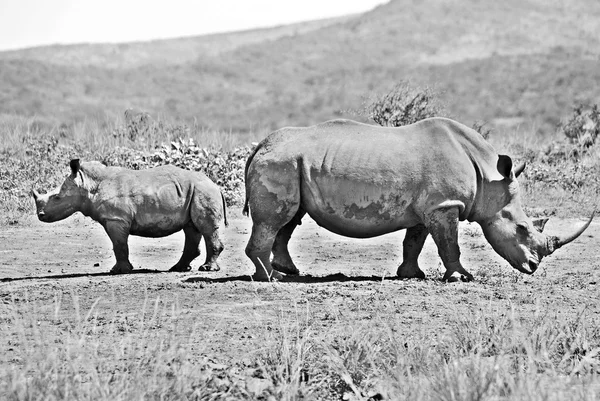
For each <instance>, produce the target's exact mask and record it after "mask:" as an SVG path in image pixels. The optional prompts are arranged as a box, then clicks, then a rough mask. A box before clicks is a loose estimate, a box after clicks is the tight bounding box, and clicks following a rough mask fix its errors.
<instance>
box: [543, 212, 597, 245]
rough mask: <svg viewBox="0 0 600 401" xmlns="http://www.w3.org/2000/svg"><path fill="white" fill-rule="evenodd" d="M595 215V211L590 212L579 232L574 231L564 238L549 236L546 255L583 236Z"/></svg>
mask: <svg viewBox="0 0 600 401" xmlns="http://www.w3.org/2000/svg"><path fill="white" fill-rule="evenodd" d="M595 214H596V211H595V210H594V211H593V212H592V215H591V216H590V219H589V220H588V221H587V222H586V223H585V224H584V225H583V226H581V228H580V229H579V230H577V231H575V232H574V233H572V234H570V235H565V236H564V237H563V236H551V237H550V238H549V241H548V255H549V254H551V253H552V252H554V251H555V250H557V249H558V248H560V247H561V246H563V245H566V244H568V243H569V242H571V241H573V240H574V239H576V238H577V237H579V236H580V235H581V234H583V232H584V231H585V230H586V229H587V228H588V227H589V226H590V224H591V222H592V220H593V219H594V215H595Z"/></svg>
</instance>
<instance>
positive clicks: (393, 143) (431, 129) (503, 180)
mask: <svg viewBox="0 0 600 401" xmlns="http://www.w3.org/2000/svg"><path fill="white" fill-rule="evenodd" d="M524 167H525V166H524V164H523V165H520V166H518V167H515V168H514V169H513V163H512V160H511V158H510V157H508V156H505V155H498V154H497V153H496V151H495V150H494V149H493V147H492V146H491V145H490V144H489V143H488V142H486V141H485V140H484V139H483V138H482V137H481V135H480V134H478V133H477V132H476V131H474V130H472V129H470V128H468V127H466V126H464V125H462V124H460V123H458V122H456V121H453V120H449V119H446V118H430V119H427V120H423V121H420V122H418V123H416V124H412V125H409V126H404V127H399V128H388V127H379V126H371V125H366V124H361V123H357V122H354V121H349V120H333V121H328V122H325V123H322V124H318V125H315V126H312V127H307V128H283V129H281V130H278V131H276V132H274V133H272V134H270V135H269V136H268V137H267V138H265V139H264V140H263V141H262V142H260V143H259V144H258V146H257V147H256V149H255V150H254V152H253V153H252V154H251V155H250V157H249V158H248V161H247V163H246V173H245V174H246V204H245V206H244V214H247V213H248V209H249V210H250V212H251V216H252V221H253V226H252V234H251V236H250V240H249V241H248V245H247V247H246V254H247V255H248V257H249V258H250V259H251V260H252V262H253V263H254V265H255V266H256V272H255V273H254V276H253V277H254V279H256V280H268V279H270V278H280V277H281V274H280V273H278V272H277V271H279V272H282V273H286V274H298V269H297V268H296V266H295V265H294V263H293V261H292V259H291V257H290V254H289V252H288V248H287V245H288V241H289V240H290V237H291V235H292V232H293V231H294V229H295V228H296V226H297V225H299V224H300V223H301V219H302V217H303V216H304V215H305V214H306V213H308V214H309V215H310V216H311V217H312V218H313V219H314V220H315V221H316V222H317V223H318V224H319V225H320V226H322V227H325V228H326V229H328V230H330V231H332V232H334V233H337V234H341V235H344V236H348V237H355V238H368V237H374V236H378V235H382V234H386V233H390V232H393V231H397V230H401V229H407V232H406V236H405V239H404V243H403V245H404V249H403V262H402V264H401V265H400V267H399V268H398V271H397V274H398V276H399V277H405V278H412V277H418V278H424V277H425V274H424V273H423V271H422V270H421V269H420V268H419V265H418V263H417V257H418V256H419V253H420V252H421V249H422V248H423V243H424V242H425V238H426V237H427V235H428V234H431V236H432V237H433V240H434V242H435V244H436V245H437V248H438V252H439V255H440V257H441V259H442V261H443V263H444V266H445V268H446V272H445V274H444V279H445V280H448V281H456V280H459V279H462V280H472V279H473V276H472V275H471V274H470V273H469V272H467V271H466V270H465V269H464V268H463V266H462V265H461V263H460V260H459V256H460V250H459V247H458V239H457V237H458V222H459V221H462V220H468V221H476V222H477V223H479V225H480V226H481V228H482V230H483V233H484V235H485V237H486V239H487V240H488V241H489V243H490V244H491V245H492V247H493V248H494V250H496V252H498V253H499V254H500V255H501V256H502V257H503V258H505V259H506V260H507V261H508V262H509V263H510V264H511V265H512V266H513V267H514V268H515V269H517V270H519V271H521V272H523V273H527V274H532V273H533V272H534V271H535V270H536V269H537V268H538V265H539V263H540V261H541V259H542V258H543V257H544V256H547V255H550V254H551V253H552V252H554V251H555V250H556V249H558V248H559V247H561V246H563V245H565V244H567V243H568V242H570V241H573V240H574V239H575V238H577V237H578V236H579V235H581V233H582V232H583V231H584V230H585V229H586V228H587V227H588V226H589V224H590V222H591V221H592V218H593V214H592V217H590V219H589V221H588V222H587V223H586V224H585V225H584V226H583V227H582V228H581V229H579V230H577V231H576V232H575V233H572V234H569V235H565V236H561V237H555V236H547V235H545V234H543V233H541V230H540V231H538V230H536V228H535V227H534V224H533V222H532V220H531V219H530V218H528V217H527V216H526V215H525V213H524V212H523V209H522V208H521V199H520V196H519V184H518V182H517V180H516V177H517V176H518V175H519V174H520V173H521V172H522V170H523V168H524ZM271 252H272V253H273V261H270V260H269V259H270V254H271ZM273 269H275V270H273Z"/></svg>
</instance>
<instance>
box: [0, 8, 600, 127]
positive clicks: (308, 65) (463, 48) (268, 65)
mask: <svg viewBox="0 0 600 401" xmlns="http://www.w3.org/2000/svg"><path fill="white" fill-rule="evenodd" d="M599 61H600V3H599V2H597V1H595V0H585V1H580V2H576V3H575V4H572V3H569V4H567V3H566V2H564V1H558V0H554V1H544V0H521V1H516V0H506V1H503V2H496V1H492V0H486V1H477V0H468V1H464V0H429V1H424V2H417V1H412V0H396V1H392V2H390V3H388V4H385V5H383V6H380V7H377V8H376V9H374V10H372V11H370V12H368V13H365V14H362V15H357V16H349V17H346V18H341V19H333V20H326V21H316V22H312V23H307V24H299V25H296V26H290V27H279V28H275V29H271V30H257V31H247V32H241V33H234V34H226V35H211V36H200V37H195V38H181V39H172V40H168V41H155V42H146V43H131V44H124V45H76V46H52V47H42V48H34V49H26V50H20V51H12V52H4V53H0V113H4V114H5V115H12V114H19V115H35V116H37V118H39V119H40V120H42V121H45V122H47V123H51V124H58V123H64V124H66V125H69V124H71V123H72V122H73V121H77V120H83V119H86V118H90V117H94V118H96V117H100V118H108V119H111V118H115V116H119V115H121V114H122V112H123V110H125V109H126V108H128V107H131V106H134V107H138V108H141V109H144V110H147V111H149V112H150V113H151V114H152V115H154V116H168V118H175V119H185V120H190V121H191V120H195V121H196V122H197V123H198V124H200V125H203V126H206V127H207V128H210V129H222V130H233V131H248V130H257V129H259V130H260V129H265V128H267V129H272V128H275V127H278V126H282V125H301V124H312V123H316V122H319V121H322V120H326V119H329V118H334V117H336V116H340V115H344V116H350V117H353V118H357V117H356V116H353V115H349V114H348V113H345V112H344V111H345V110H349V109H358V108H360V107H361V103H362V102H363V99H364V97H365V96H369V95H372V94H374V93H381V92H384V91H387V90H389V89H390V88H391V87H392V86H393V85H394V83H396V82H398V81H399V80H403V79H410V80H411V82H414V83H417V84H420V85H430V86H431V85H433V86H435V87H436V88H437V89H438V90H439V91H441V92H442V93H443V94H442V98H443V100H444V101H445V102H446V104H447V109H448V111H449V112H450V114H451V115H452V116H453V117H455V118H457V119H460V120H462V121H465V122H467V123H470V122H472V121H473V120H486V121H490V122H492V123H496V124H501V123H502V122H506V121H512V122H514V121H517V122H523V123H525V124H531V125H533V126H535V127H537V128H539V129H542V130H551V129H552V127H553V126H554V125H555V124H556V123H557V122H558V121H559V119H560V118H561V117H562V116H564V115H566V114H568V113H569V111H570V107H571V105H572V104H573V103H574V102H575V101H581V102H600V68H598V66H599V65H600V63H599Z"/></svg>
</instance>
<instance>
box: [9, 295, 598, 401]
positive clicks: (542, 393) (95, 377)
mask: <svg viewBox="0 0 600 401" xmlns="http://www.w3.org/2000/svg"><path fill="white" fill-rule="evenodd" d="M497 290H498V291H505V290H506V287H504V288H497ZM258 302H260V301H258ZM99 305H101V303H100V300H96V301H95V302H94V303H92V304H91V306H89V307H88V308H85V309H84V308H82V307H81V306H80V304H79V298H78V297H77V296H73V295H71V296H69V295H68V294H64V293H62V292H55V294H54V299H53V300H51V301H50V302H45V303H39V302H33V301H27V300H12V301H9V302H8V303H5V304H2V306H0V308H1V309H2V316H4V317H3V320H4V322H3V331H4V333H5V336H6V337H5V338H7V340H8V341H9V344H10V346H11V349H12V352H11V354H12V355H14V357H13V359H12V360H11V361H10V362H9V363H8V364H6V365H4V366H3V367H2V368H1V370H0V383H2V384H1V387H0V394H2V395H3V399H6V400H34V399H45V400H53V399H73V400H77V399H95V400H148V399H151V400H159V399H160V400H175V399H191V400H201V399H202V400H203V399H282V400H296V399H340V398H341V397H344V399H352V400H366V399H372V400H376V399H411V400H430V399H439V400H487V399H528V400H593V399H595V397H596V395H597V392H598V390H599V381H598V378H597V374H598V373H600V360H599V358H598V357H599V354H600V331H599V330H598V323H600V322H598V321H597V316H592V315H590V314H589V313H586V311H585V310H584V309H583V310H580V312H579V313H578V314H577V315H574V316H571V317H569V318H564V317H561V315H558V314H554V313H550V312H547V311H545V308H540V307H539V305H538V309H536V311H535V313H534V317H533V319H529V320H522V318H521V316H520V315H519V314H518V313H517V312H515V310H514V309H513V308H511V304H510V302H509V303H507V304H506V305H505V306H504V308H505V309H503V310H495V309H490V308H487V309H486V308H482V309H480V310H477V311H474V312H472V313H469V314H467V315H462V316H461V315H455V317H454V318H452V319H450V321H448V322H447V330H445V331H443V332H441V333H439V334H440V335H439V336H438V337H435V338H432V337H431V336H430V335H426V333H425V332H423V333H419V332H415V333H413V334H412V335H411V336H409V337H408V338H407V337H403V336H398V335H397V334H396V333H397V332H398V331H402V322H401V321H400V320H399V319H398V318H395V317H394V316H396V315H397V312H395V309H396V307H395V306H394V304H393V299H392V298H389V297H387V296H382V297H381V298H380V299H378V300H377V302H376V303H375V304H374V305H373V311H374V315H373V317H372V321H371V322H368V324H367V322H365V321H360V320H356V321H354V320H352V318H351V317H348V316H352V315H351V314H348V313H345V312H346V311H340V312H341V313H344V314H345V316H346V318H344V319H340V320H339V321H337V322H336V324H334V325H333V326H330V327H328V328H325V329H324V328H319V327H318V326H315V321H314V320H313V318H312V317H311V316H312V315H311V313H309V312H308V311H309V310H310V309H311V308H312V307H313V305H310V304H306V305H304V306H303V307H297V308H296V309H295V313H294V312H293V311H292V313H289V312H287V313H284V312H281V313H280V314H279V318H278V319H277V323H276V324H274V325H273V326H269V327H268V328H266V327H263V328H262V329H258V332H253V336H254V337H255V338H256V343H257V344H261V346H260V347H259V349H258V350H257V351H256V352H253V353H250V354H247V355H246V354H240V355H238V357H237V358H236V360H234V361H232V362H230V363H223V362H221V361H219V360H218V359H214V360H213V359H211V358H210V357H202V358H198V357H194V355H196V356H197V355H198V351H197V350H198V348H199V347H200V348H202V347H203V343H204V342H205V341H207V340H208V341H210V340H211V338H210V336H211V331H210V330H211V329H210V328H207V327H204V325H203V324H202V321H201V320H193V321H191V322H190V321H187V322H184V320H185V319H186V318H185V315H186V311H185V310H183V309H182V308H181V307H180V306H179V305H178V304H177V303H176V302H174V303H172V304H168V303H164V302H162V301H161V300H160V299H159V298H156V299H146V300H145V301H144V302H143V305H142V307H141V308H140V309H139V311H138V313H136V314H134V315H131V314H129V315H123V314H120V313H119V312H111V311H110V310H107V309H105V308H103V307H100V306H99ZM188 313H189V312H188ZM340 316H341V315H340ZM45 333H52V335H46V334H45ZM244 360H252V361H255V363H254V364H253V366H252V367H249V366H247V363H246V362H243V361H244ZM269 397H274V398H269ZM382 397H383V398H382Z"/></svg>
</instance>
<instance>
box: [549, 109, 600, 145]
mask: <svg viewBox="0 0 600 401" xmlns="http://www.w3.org/2000/svg"><path fill="white" fill-rule="evenodd" d="M558 131H559V132H561V133H562V134H564V135H565V136H566V137H567V138H569V140H570V141H571V143H574V144H577V145H581V146H584V147H590V146H592V145H593V144H594V143H596V138H597V137H598V134H600V109H599V108H598V105H597V104H594V105H592V106H591V107H586V106H585V105H583V104H581V103H580V104H578V105H576V106H575V107H573V114H572V115H571V117H570V118H569V119H567V120H566V121H565V122H562V123H561V124H560V125H559V127H558Z"/></svg>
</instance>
